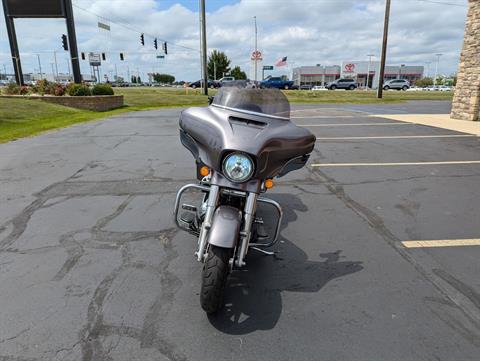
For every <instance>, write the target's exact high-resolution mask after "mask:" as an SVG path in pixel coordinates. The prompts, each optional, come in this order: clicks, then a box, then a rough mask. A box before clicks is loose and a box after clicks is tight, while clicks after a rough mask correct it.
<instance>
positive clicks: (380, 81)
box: [377, 0, 390, 99]
mask: <svg viewBox="0 0 480 361" xmlns="http://www.w3.org/2000/svg"><path fill="white" fill-rule="evenodd" d="M389 20H390V0H386V1H385V20H384V22H383V42H382V58H381V60H380V74H379V79H378V89H377V98H378V99H381V98H382V97H383V78H384V76H385V60H386V58H387V41H388V22H389Z"/></svg>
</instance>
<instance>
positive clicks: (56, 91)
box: [50, 84, 66, 97]
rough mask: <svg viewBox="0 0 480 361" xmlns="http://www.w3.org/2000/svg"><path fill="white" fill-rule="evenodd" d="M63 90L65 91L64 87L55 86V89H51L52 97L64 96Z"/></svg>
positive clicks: (60, 85)
mask: <svg viewBox="0 0 480 361" xmlns="http://www.w3.org/2000/svg"><path fill="white" fill-rule="evenodd" d="M65 90H66V87H65V86H64V85H62V84H55V87H54V89H53V94H52V93H50V94H52V95H55V96H57V97H61V96H62V95H64V94H65Z"/></svg>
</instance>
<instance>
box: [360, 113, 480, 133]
mask: <svg viewBox="0 0 480 361" xmlns="http://www.w3.org/2000/svg"><path fill="white" fill-rule="evenodd" d="M369 116H370V117H374V118H383V119H392V120H398V121H401V122H407V123H414V124H421V125H428V126H431V127H437V128H442V129H449V130H455V131H457V132H462V133H468V134H474V135H478V136H480V122H472V121H466V120H457V119H451V118H450V114H372V115H369Z"/></svg>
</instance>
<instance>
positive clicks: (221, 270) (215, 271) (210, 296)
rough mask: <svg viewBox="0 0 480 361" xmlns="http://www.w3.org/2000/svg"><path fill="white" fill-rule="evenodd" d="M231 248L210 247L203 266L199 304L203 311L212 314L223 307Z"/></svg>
mask: <svg viewBox="0 0 480 361" xmlns="http://www.w3.org/2000/svg"><path fill="white" fill-rule="evenodd" d="M231 256H232V249H231V248H221V247H217V246H212V245H211V246H210V249H209V250H208V255H207V259H206V260H205V263H204V264H203V271H202V289H201V291H200V304H201V306H202V308H203V310H204V311H205V312H206V313H208V314H212V313H215V312H217V311H219V310H220V309H221V308H222V307H223V295H224V291H225V285H226V284H227V277H228V272H229V269H230V267H229V261H230V258H231Z"/></svg>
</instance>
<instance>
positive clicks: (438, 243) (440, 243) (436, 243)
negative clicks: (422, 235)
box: [402, 238, 480, 248]
mask: <svg viewBox="0 0 480 361" xmlns="http://www.w3.org/2000/svg"><path fill="white" fill-rule="evenodd" d="M402 244H403V246H404V247H405V248H431V247H468V246H480V238H472V239H436V240H430V241H403V242H402Z"/></svg>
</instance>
